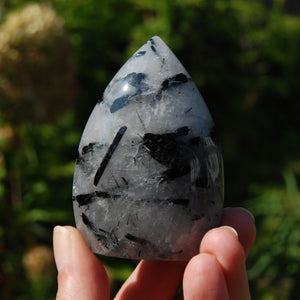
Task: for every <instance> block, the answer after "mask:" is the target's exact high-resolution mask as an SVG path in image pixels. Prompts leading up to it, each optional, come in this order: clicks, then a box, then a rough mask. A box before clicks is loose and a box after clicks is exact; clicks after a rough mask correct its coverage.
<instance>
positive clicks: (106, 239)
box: [81, 213, 119, 249]
mask: <svg viewBox="0 0 300 300" xmlns="http://www.w3.org/2000/svg"><path fill="white" fill-rule="evenodd" d="M81 218H82V221H83V223H84V224H85V225H86V226H87V227H88V228H89V229H90V230H91V231H92V232H93V234H94V235H95V236H96V237H97V240H98V241H101V243H102V244H103V246H104V247H105V248H107V249H109V243H110V245H111V246H112V247H113V248H114V247H116V246H118V245H119V240H118V239H117V237H116V236H115V234H114V233H112V232H108V231H106V230H104V229H101V228H99V229H98V230H97V229H96V227H95V225H94V224H93V223H92V222H91V221H90V220H89V218H88V217H87V216H86V215H85V214H84V213H82V214H81Z"/></svg>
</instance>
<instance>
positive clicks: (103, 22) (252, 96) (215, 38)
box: [0, 0, 300, 300]
mask: <svg viewBox="0 0 300 300" xmlns="http://www.w3.org/2000/svg"><path fill="white" fill-rule="evenodd" d="M299 15H300V3H299V1H297V0H295V1H285V0H264V1H255V0H253V1H245V0H159V1H156V0H101V1H98V0H72V1H67V0H48V1H35V2H32V1H26V0H7V1H4V0H0V299H3V300H6V299H20V300H21V299H22V300H23V299H24V300H25V299H54V298H55V293H56V271H55V267H54V260H53V252H52V230H53V227H54V226H55V225H56V224H61V225H66V224H70V225H74V220H73V213H72V200H71V191H72V175H73V168H74V161H75V158H76V156H77V146H78V144H79V139H80V136H81V133H82V131H83V128H84V126H85V123H86V121H87V119H88V116H89V114H90V113H91V111H92V109H93V107H94V105H95V103H96V101H97V100H98V99H99V98H101V94H102V92H103V91H104V88H105V87H106V85H107V84H108V83H109V81H110V79H111V78H112V77H113V75H114V74H115V73H116V72H117V70H118V69H119V68H120V67H121V66H122V65H123V63H124V62H125V61H126V60H127V59H128V58H129V57H130V56H131V55H132V54H133V52H135V51H136V50H137V49H138V48H139V47H140V46H141V45H142V44H143V43H144V42H145V41H146V40H148V39H149V38H150V37H152V36H153V35H159V36H160V37H161V38H162V39H163V40H164V41H165V42H166V43H167V44H168V45H169V46H170V48H171V49H172V50H173V52H174V53H175V54H176V55H177V56H178V58H179V59H180V60H181V61H182V63H183V64H184V66H185V67H186V69H187V70H188V72H189V73H190V74H191V76H192V78H193V79H194V81H195V83H196V84H197V86H198V87H199V90H200V91H201V93H202V95H203V97H204V99H206V103H207V105H208V107H209V109H210V111H211V114H212V115H213V118H214V120H215V123H216V128H217V130H218V134H219V139H220V142H221V146H222V150H223V158H224V167H225V205H226V206H244V207H247V208H248V209H250V210H251V211H252V212H253V213H254V215H255V217H256V224H257V229H258V234H257V240H256V243H255V246H254V248H253V250H252V251H251V253H250V256H249V259H248V261H247V267H248V274H249V280H250V287H251V293H252V297H253V299H263V300H269V299H270V300H271V299H277V298H280V299H282V300H284V299H296V298H297V297H298V296H299V294H300V192H299V190H298V179H299V176H300V151H299V145H300V132H299V130H300V117H299V112H300V97H299V96H300V76H299V73H300V18H299ZM101 259H102V261H103V262H104V264H105V265H106V266H107V269H108V270H109V274H110V277H111V284H112V289H113V290H114V291H116V290H117V289H118V287H119V286H120V284H121V283H122V281H123V280H125V278H126V277H127V276H128V274H129V273H130V271H131V269H132V268H133V266H134V265H135V264H136V262H134V261H127V260H121V259H112V258H105V257H101Z"/></svg>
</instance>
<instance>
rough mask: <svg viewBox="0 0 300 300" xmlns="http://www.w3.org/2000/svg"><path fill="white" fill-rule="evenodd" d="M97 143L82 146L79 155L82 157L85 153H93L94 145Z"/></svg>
mask: <svg viewBox="0 0 300 300" xmlns="http://www.w3.org/2000/svg"><path fill="white" fill-rule="evenodd" d="M96 144H97V143H89V144H88V145H86V146H83V147H82V150H81V154H82V155H84V154H86V153H88V152H91V151H93V150H94V149H93V148H94V146H95V145H96Z"/></svg>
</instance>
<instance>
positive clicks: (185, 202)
mask: <svg viewBox="0 0 300 300" xmlns="http://www.w3.org/2000/svg"><path fill="white" fill-rule="evenodd" d="M167 201H168V202H172V203H173V204H176V205H182V206H186V207H187V206H189V203H190V200H189V199H181V198H179V199H167Z"/></svg>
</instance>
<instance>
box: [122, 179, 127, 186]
mask: <svg viewBox="0 0 300 300" xmlns="http://www.w3.org/2000/svg"><path fill="white" fill-rule="evenodd" d="M121 178H122V180H123V181H124V183H125V184H126V185H127V186H128V181H127V180H126V179H125V178H124V177H121Z"/></svg>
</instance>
